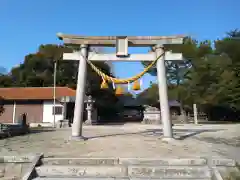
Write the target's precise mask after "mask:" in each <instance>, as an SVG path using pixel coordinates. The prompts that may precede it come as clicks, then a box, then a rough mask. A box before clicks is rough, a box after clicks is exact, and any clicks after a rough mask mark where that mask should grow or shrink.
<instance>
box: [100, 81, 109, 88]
mask: <svg viewBox="0 0 240 180" xmlns="http://www.w3.org/2000/svg"><path fill="white" fill-rule="evenodd" d="M101 89H108V83H107V82H106V80H105V79H103V81H102V84H101Z"/></svg>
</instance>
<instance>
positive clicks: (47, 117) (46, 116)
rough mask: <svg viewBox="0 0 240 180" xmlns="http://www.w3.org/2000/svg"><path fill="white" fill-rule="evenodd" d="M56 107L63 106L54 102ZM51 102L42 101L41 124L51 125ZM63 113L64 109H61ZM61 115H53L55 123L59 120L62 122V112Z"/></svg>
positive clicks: (52, 118) (52, 119)
mask: <svg viewBox="0 0 240 180" xmlns="http://www.w3.org/2000/svg"><path fill="white" fill-rule="evenodd" d="M56 106H62V107H63V104H61V103H60V102H58V101H56ZM52 111H53V101H44V102H43V122H45V123H46V122H49V123H53V121H54V115H53V112H52ZM63 111H64V108H63ZM63 111H62V114H61V115H55V121H56V123H57V121H59V120H63V113H64V112H63Z"/></svg>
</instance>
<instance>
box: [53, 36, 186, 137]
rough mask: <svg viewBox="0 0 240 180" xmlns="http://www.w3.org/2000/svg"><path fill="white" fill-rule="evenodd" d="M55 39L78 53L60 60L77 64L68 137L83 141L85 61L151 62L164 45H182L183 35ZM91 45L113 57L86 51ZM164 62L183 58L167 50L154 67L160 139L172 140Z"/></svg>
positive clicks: (162, 49)
mask: <svg viewBox="0 0 240 180" xmlns="http://www.w3.org/2000/svg"><path fill="white" fill-rule="evenodd" d="M57 36H58V38H59V39H60V40H63V42H64V44H65V45H67V46H73V47H78V48H79V47H80V51H78V52H73V53H64V54H63V60H77V61H80V63H79V68H78V80H77V90H76V101H75V109H74V120H73V126H72V136H73V137H76V138H83V136H82V123H83V110H84V109H83V108H84V104H83V103H84V99H83V97H84V94H85V89H84V87H85V82H86V67H87V62H86V58H88V60H90V61H154V60H155V59H156V58H157V57H158V56H160V55H161V54H162V53H163V52H164V46H165V45H169V44H171V45H172V44H182V43H183V39H184V36H76V35H66V34H62V33H58V34H57ZM92 46H94V47H96V46H100V47H116V54H99V53H95V52H88V49H89V48H88V47H92ZM128 47H151V48H152V50H153V52H150V53H147V54H129V53H128ZM165 60H183V57H182V54H181V53H171V52H170V51H168V52H165V55H164V56H162V57H161V58H160V59H159V60H158V61H157V66H156V67H157V76H158V86H159V96H160V98H159V99H160V107H161V121H162V124H163V136H164V139H167V140H168V139H172V138H173V132H172V123H171V119H170V112H169V105H168V93H167V81H166V72H165V71H166V70H165V63H164V61H165ZM159 122H160V120H159Z"/></svg>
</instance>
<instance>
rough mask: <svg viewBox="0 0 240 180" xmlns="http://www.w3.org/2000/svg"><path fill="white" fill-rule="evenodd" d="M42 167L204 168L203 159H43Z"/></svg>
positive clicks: (204, 160) (205, 162)
mask: <svg viewBox="0 0 240 180" xmlns="http://www.w3.org/2000/svg"><path fill="white" fill-rule="evenodd" d="M42 163H43V164H44V165H109V166H111V165H154V166H167V165H168V166H205V165H207V160H206V159H205V158H87V157H86V158H84V157H81V158H43V159H42Z"/></svg>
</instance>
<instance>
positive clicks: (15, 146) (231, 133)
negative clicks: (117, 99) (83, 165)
mask: <svg viewBox="0 0 240 180" xmlns="http://www.w3.org/2000/svg"><path fill="white" fill-rule="evenodd" d="M174 129H175V130H174V134H175V137H177V138H180V139H183V140H174V141H172V142H169V143H167V142H163V141H162V140H161V137H162V130H161V126H156V125H137V124H126V125H123V126H85V127H84V131H83V133H84V136H86V137H88V138H89V139H88V140H87V141H71V140H69V139H70V138H69V137H70V135H71V131H70V129H59V130H57V131H49V132H41V133H36V134H30V135H25V136H19V137H13V138H8V139H4V140H0V154H1V155H19V154H24V155H25V154H33V153H40V152H42V153H44V156H45V157H53V156H54V157H66V156H67V157H79V156H87V157H159V158H160V157H199V156H201V157H213V156H214V157H226V158H233V159H235V160H237V161H239V162H240V153H239V152H240V142H239V141H240V131H239V129H240V125H203V126H194V125H184V126H176V127H175V128H174ZM188 136H189V137H188ZM184 138H185V139H184Z"/></svg>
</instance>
